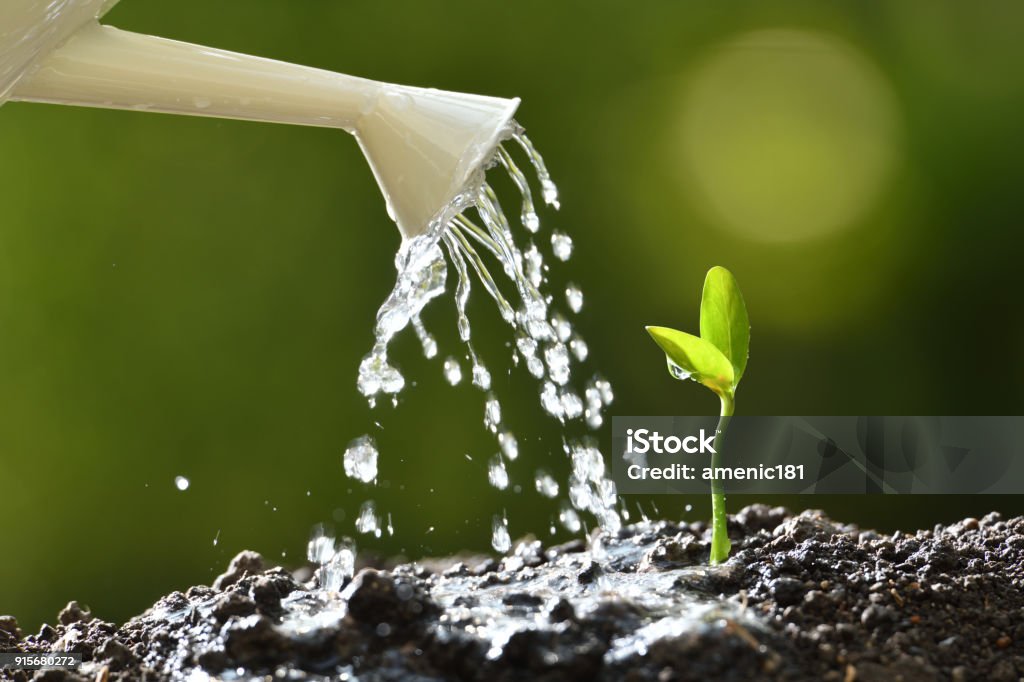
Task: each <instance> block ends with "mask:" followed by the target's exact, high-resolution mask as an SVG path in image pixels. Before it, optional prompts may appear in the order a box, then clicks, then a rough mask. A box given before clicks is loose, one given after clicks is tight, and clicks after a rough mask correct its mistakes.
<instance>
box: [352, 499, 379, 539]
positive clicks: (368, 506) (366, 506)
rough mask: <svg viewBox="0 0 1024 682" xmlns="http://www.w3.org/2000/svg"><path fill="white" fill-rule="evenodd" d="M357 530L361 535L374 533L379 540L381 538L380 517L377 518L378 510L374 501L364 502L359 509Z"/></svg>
mask: <svg viewBox="0 0 1024 682" xmlns="http://www.w3.org/2000/svg"><path fill="white" fill-rule="evenodd" d="M356 530H357V531H359V532H360V533H366V534H369V533H373V534H374V535H375V536H377V537H378V538H379V537H380V517H379V516H377V509H376V506H375V505H374V504H373V500H367V501H366V502H363V505H362V506H361V507H360V508H359V518H357V519H356Z"/></svg>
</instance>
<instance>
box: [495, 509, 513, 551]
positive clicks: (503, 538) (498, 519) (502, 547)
mask: <svg viewBox="0 0 1024 682" xmlns="http://www.w3.org/2000/svg"><path fill="white" fill-rule="evenodd" d="M491 547H493V548H494V551H496V552H501V553H502V554H504V553H505V552H507V551H508V550H510V549H512V538H511V537H509V534H508V521H507V520H506V519H505V518H504V517H502V516H498V515H497V514H495V516H494V519H493V521H492V522H491Z"/></svg>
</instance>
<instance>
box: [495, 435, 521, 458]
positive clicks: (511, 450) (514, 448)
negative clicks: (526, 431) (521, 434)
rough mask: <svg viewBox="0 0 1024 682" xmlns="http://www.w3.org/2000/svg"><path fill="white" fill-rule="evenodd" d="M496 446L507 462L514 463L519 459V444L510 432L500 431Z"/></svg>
mask: <svg viewBox="0 0 1024 682" xmlns="http://www.w3.org/2000/svg"><path fill="white" fill-rule="evenodd" d="M498 445H500V446H501V451H502V452H503V453H505V456H506V457H508V459H509V461H511V462H514V461H515V460H516V458H517V457H519V442H518V441H517V440H516V437H515V436H514V435H513V434H512V432H511V431H502V432H501V433H499V434H498Z"/></svg>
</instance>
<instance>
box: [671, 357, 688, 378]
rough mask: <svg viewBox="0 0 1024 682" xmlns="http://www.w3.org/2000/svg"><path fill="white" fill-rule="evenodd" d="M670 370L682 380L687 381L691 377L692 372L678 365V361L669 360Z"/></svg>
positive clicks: (675, 376)
mask: <svg viewBox="0 0 1024 682" xmlns="http://www.w3.org/2000/svg"><path fill="white" fill-rule="evenodd" d="M668 371H669V372H671V373H672V376H673V377H674V378H676V379H679V380H680V381H686V380H687V379H689V378H690V376H691V373H690V372H687V371H686V370H685V369H683V368H682V367H680V366H679V365H677V364H676V363H674V362H672V361H671V360H668Z"/></svg>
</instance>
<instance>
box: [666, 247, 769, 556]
mask: <svg viewBox="0 0 1024 682" xmlns="http://www.w3.org/2000/svg"><path fill="white" fill-rule="evenodd" d="M647 333H648V334H650V335H651V338H653V339H654V342H655V343H657V344H658V346H660V347H661V349H662V350H663V351H665V357H666V359H667V361H668V371H669V374H671V375H672V377H673V378H675V379H680V380H684V379H692V380H694V381H696V382H698V383H700V384H704V385H705V386H707V387H708V388H710V389H711V390H712V391H714V392H715V394H716V395H717V396H718V397H719V399H720V400H721V402H722V412H721V416H720V417H719V420H718V429H717V432H716V434H715V452H714V454H713V455H712V456H711V468H712V469H717V468H718V467H719V466H721V456H722V446H723V444H724V442H725V430H726V428H728V426H729V418H730V417H732V414H733V410H734V408H735V406H736V387H737V386H738V385H739V383H740V379H741V378H742V377H743V372H744V370H746V368H747V355H748V353H749V350H750V320H749V319H748V318H747V306H746V305H745V304H744V303H743V294H741V293H740V287H739V284H737V283H736V278H735V277H733V276H732V273H731V272H729V271H728V270H726V269H725V268H723V267H718V266H716V267H713V268H711V269H710V270H708V274H707V277H706V278H705V279H704V293H703V295H702V296H701V301H700V336H694V335H693V334H687V333H686V332H681V331H676V330H675V329H669V328H668V327H647ZM711 517H712V531H711V563H712V564H720V563H722V562H723V561H725V560H726V559H728V558H729V550H730V549H731V544H730V542H729V534H728V530H727V527H726V516H725V490H724V488H723V487H722V482H721V481H720V480H719V479H718V478H717V477H712V479H711Z"/></svg>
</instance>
